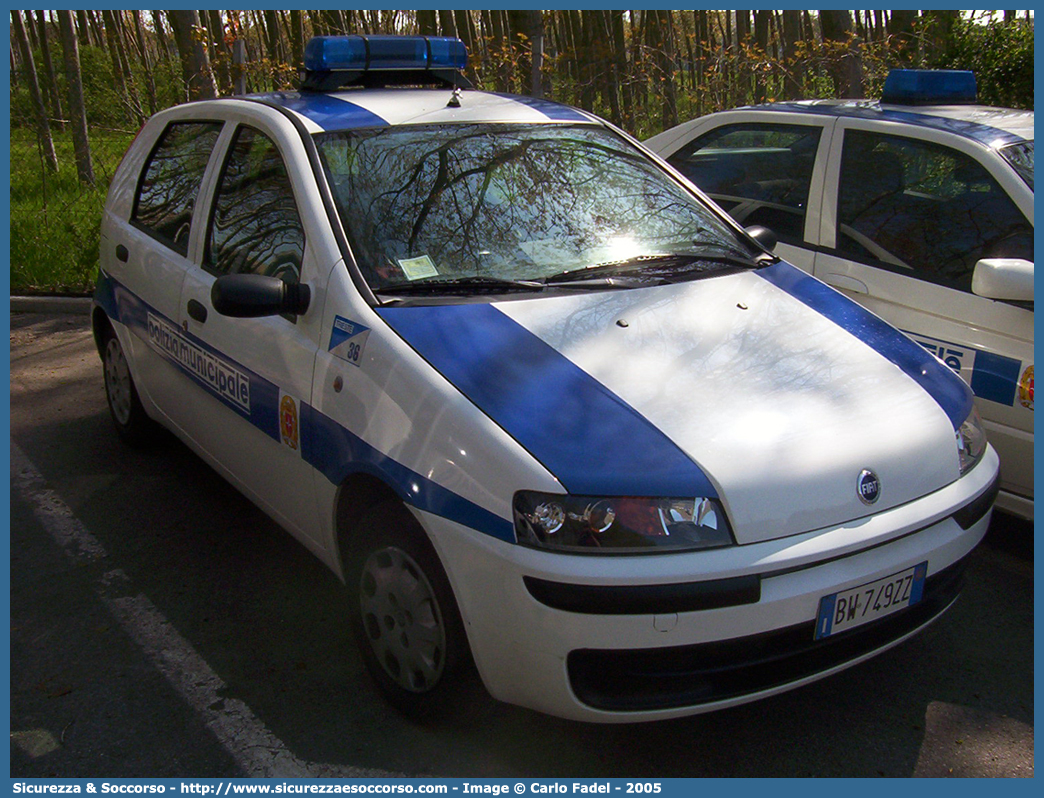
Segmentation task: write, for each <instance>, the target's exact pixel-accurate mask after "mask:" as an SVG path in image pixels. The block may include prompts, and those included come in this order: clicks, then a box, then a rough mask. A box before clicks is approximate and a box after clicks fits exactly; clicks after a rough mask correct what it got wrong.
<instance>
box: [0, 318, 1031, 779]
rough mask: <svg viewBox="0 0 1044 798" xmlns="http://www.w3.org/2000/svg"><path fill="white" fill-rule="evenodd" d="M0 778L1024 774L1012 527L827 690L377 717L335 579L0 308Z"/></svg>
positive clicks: (74, 349)
mask: <svg viewBox="0 0 1044 798" xmlns="http://www.w3.org/2000/svg"><path fill="white" fill-rule="evenodd" d="M11 328H12V329H11V438H12V488H11V681H10V684H11V732H12V735H11V773H12V775H13V776H16V777H23V776H65V777H79V776H92V777H103V776H104V777H118V776H152V777H163V776H169V777H173V776H195V777H219V776H243V775H254V776H256V775H264V774H266V773H267V774H272V773H276V774H285V775H293V774H298V775H367V774H371V775H378V774H382V773H391V774H405V775H436V776H450V777H462V776H470V777H483V776H485V777H491V776H505V777H522V776H547V777H551V776H570V777H591V776H603V777H607V776H611V777H671V776H685V777H701V776H900V777H901V776H1032V775H1033V545H1032V537H1031V536H1032V528H1031V527H1030V526H1029V525H1027V524H1023V523H1020V522H1016V521H1013V520H1011V519H1008V518H1006V517H1004V516H997V518H996V519H995V521H994V524H993V526H992V527H991V531H990V533H989V535H988V536H987V539H986V542H985V543H984V545H982V546H980V547H979V549H978V550H977V551H976V553H975V554H974V555H973V560H972V562H971V565H970V568H969V571H968V579H967V586H966V588H965V592H964V594H963V595H962V597H961V599H960V600H959V602H958V603H957V605H956V606H955V607H954V608H953V609H952V610H951V611H950V612H949V613H948V614H947V615H945V616H944V617H943V618H942V619H940V620H939V621H938V622H937V623H936V624H934V625H933V626H932V627H931V628H929V629H928V630H927V631H926V632H925V633H923V634H921V635H919V636H918V637H916V638H914V639H913V640H910V641H908V642H907V643H904V644H903V645H901V646H899V647H897V648H895V649H893V650H892V651H889V652H887V653H885V654H883V655H881V656H879V657H877V658H875V659H873V660H871V661H869V662H867V663H864V664H862V665H860V666H857V667H855V668H853V669H850V670H848V671H846V672H843V673H841V674H839V675H836V676H834V677H831V678H829V679H826V680H824V681H821V682H818V683H816V684H814V685H810V686H807V687H804V688H801V689H799V690H795V691H792V692H790V693H787V694H785V695H782V696H777V697H774V698H771V699H768V700H765V701H762V702H758V703H756V704H749V705H746V706H743V707H739V708H735V709H731V710H726V711H723V712H719V713H713V714H709V715H700V716H695V717H691V718H686V719H682V720H674V721H668V722H662V723H654V724H641V725H632V726H610V727H604V726H595V725H586V724H579V723H574V722H569V721H563V720H558V719H555V718H549V717H546V716H543V715H540V714H537V713H535V712H531V711H528V710H523V709H519V708H516V707H512V706H508V705H505V704H499V703H495V702H493V701H492V699H489V698H487V697H484V696H472V697H469V698H468V699H467V704H466V706H464V707H462V712H461V716H460V718H458V719H457V720H456V722H454V723H453V724H441V725H440V724H433V725H417V724H415V723H411V722H408V721H406V720H404V719H403V718H402V717H400V716H398V715H397V714H395V713H394V712H393V711H392V710H390V709H388V708H387V707H386V706H385V705H384V704H383V703H382V702H381V701H380V699H379V698H378V697H377V696H376V694H375V693H374V691H373V689H372V688H371V686H370V684H369V682H368V681H367V678H366V676H365V674H364V672H363V666H362V662H361V660H360V657H359V655H358V653H357V652H356V650H355V648H354V645H353V643H352V641H351V640H350V637H349V635H348V632H347V630H346V625H345V623H344V615H345V613H344V603H345V601H346V597H345V594H344V589H343V588H342V586H341V585H340V583H339V582H338V581H337V580H336V578H334V577H333V576H332V575H331V574H330V573H328V572H327V571H326V570H325V569H324V568H323V567H322V566H321V565H320V564H319V562H318V561H317V560H314V559H313V558H312V557H311V555H309V554H308V553H307V552H306V551H305V550H304V548H303V547H301V546H300V545H299V544H297V543H296V542H295V541H294V540H293V539H292V538H290V536H289V535H287V534H285V533H284V532H282V531H281V530H280V529H279V528H278V527H276V526H275V525H274V524H273V523H272V522H271V521H269V520H268V519H267V517H265V516H264V515H263V514H262V513H261V512H260V511H258V510H257V509H255V508H254V507H253V506H252V505H251V504H250V503H249V502H247V501H246V500H245V499H244V498H242V497H241V496H240V495H239V494H238V493H237V492H236V491H235V490H233V489H232V488H231V487H229V486H228V485H227V484H226V483H224V482H223V481H222V480H221V478H220V477H219V476H218V475H217V474H216V473H215V472H213V471H212V470H211V469H210V468H208V467H207V466H206V465H204V464H203V463H202V462H201V461H200V460H198V459H197V458H196V457H195V456H194V455H193V454H192V453H191V452H189V451H188V450H187V449H186V448H185V447H184V446H182V445H181V444H180V443H179V442H177V441H176V440H174V439H173V438H166V439H164V440H162V441H160V443H159V444H158V445H157V446H155V447H153V448H152V449H151V450H149V451H145V452H141V451H136V450H132V449H128V448H127V447H125V446H124V445H122V444H121V443H120V441H119V440H118V439H117V437H116V435H115V433H114V432H113V430H112V429H111V426H110V420H109V417H108V413H107V410H106V407H105V400H104V390H103V385H102V376H101V368H100V361H99V360H98V357H97V355H96V353H95V351H94V348H93V341H92V339H91V336H90V333H89V331H88V329H87V320H86V318H85V317H84V316H82V315H48V314H41V313H14V314H12V319H11Z"/></svg>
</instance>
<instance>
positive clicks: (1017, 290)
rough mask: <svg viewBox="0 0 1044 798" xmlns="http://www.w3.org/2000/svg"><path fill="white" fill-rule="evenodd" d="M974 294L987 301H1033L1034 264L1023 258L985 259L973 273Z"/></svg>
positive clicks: (977, 265) (976, 266) (977, 264)
mask: <svg viewBox="0 0 1044 798" xmlns="http://www.w3.org/2000/svg"><path fill="white" fill-rule="evenodd" d="M972 293H974V294H978V295H979V296H984V297H986V298H987V299H1005V300H1008V301H1011V302H1032V301H1033V263H1031V262H1030V261H1028V260H1023V259H1022V258H984V259H983V260H980V261H979V262H978V263H976V264H975V271H974V272H972Z"/></svg>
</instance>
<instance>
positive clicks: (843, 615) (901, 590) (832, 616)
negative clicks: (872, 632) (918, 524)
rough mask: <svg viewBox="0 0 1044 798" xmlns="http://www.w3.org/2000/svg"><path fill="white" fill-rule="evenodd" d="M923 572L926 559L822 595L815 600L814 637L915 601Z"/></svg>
mask: <svg viewBox="0 0 1044 798" xmlns="http://www.w3.org/2000/svg"><path fill="white" fill-rule="evenodd" d="M927 573H928V563H927V562H922V563H920V564H919V565H915V566H913V567H912V568H907V569H906V570H905V571H900V572H899V573H897V574H892V575H891V576H886V577H884V578H883V579H878V580H876V581H873V582H867V583H866V584H865V585H860V586H859V587H852V588H849V589H848V590H841V591H839V592H837V593H831V594H830V595H829V596H823V598H821V599H820V600H819V618H818V619H817V621H816V640H821V639H822V638H824V637H829V636H830V635H834V634H837V633H838V632H844V631H846V630H848V629H854V628H855V627H857V626H861V625H862V624H864V623H869V622H870V621H874V620H877V619H878V618H883V617H885V616H886V615H891V614H892V613H893V612H898V611H899V610H901V609H904V608H905V607H910V606H912V605H914V604H916V603H917V602H918V601H920V600H921V596H922V594H923V593H924V577H925V574H927Z"/></svg>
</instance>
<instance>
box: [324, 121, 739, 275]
mask: <svg viewBox="0 0 1044 798" xmlns="http://www.w3.org/2000/svg"><path fill="white" fill-rule="evenodd" d="M316 143H317V146H318V148H319V152H320V153H321V158H322V161H323V164H324V168H325V169H326V172H327V178H328V180H329V182H330V185H331V186H332V187H333V190H334V194H335V198H336V204H337V206H338V211H339V213H340V214H341V220H342V222H343V224H344V227H345V230H346V231H347V232H348V235H349V237H350V240H351V244H352V248H353V251H354V253H355V256H356V260H357V262H358V263H359V266H360V268H361V269H362V272H363V274H364V275H365V276H366V279H367V281H368V282H369V284H370V286H371V287H372V288H373V289H374V290H375V291H379V290H381V289H389V288H398V289H403V288H408V287H410V286H415V285H417V284H421V283H423V284H425V285H434V284H444V285H448V284H452V285H454V286H458V287H459V286H461V285H465V284H466V285H471V286H480V285H484V286H487V287H488V286H507V285H509V284H514V285H515V286H526V287H529V288H533V287H536V288H537V289H539V288H540V287H541V286H542V285H543V283H544V281H547V280H548V279H549V278H551V281H552V282H562V283H565V282H568V281H571V280H576V278H582V277H586V276H589V275H591V274H594V273H595V272H596V271H597V272H598V273H599V274H605V273H606V272H607V271H613V272H614V273H616V271H619V272H620V273H621V274H625V275H626V276H627V277H628V278H632V277H634V276H635V275H639V276H640V275H641V274H642V273H643V272H644V271H645V270H655V269H660V270H661V271H662V270H663V269H665V268H667V266H666V265H665V264H668V262H670V263H671V264H682V265H684V267H685V268H686V269H688V270H689V271H690V273H692V274H699V275H701V276H702V275H706V274H708V273H710V274H713V273H716V272H717V271H720V270H723V269H735V268H737V266H743V265H747V266H750V265H753V263H752V258H753V257H754V256H755V253H752V252H751V251H750V250H749V249H748V248H747V245H746V244H745V243H743V241H742V239H741V238H740V237H739V236H737V235H736V233H735V231H734V230H732V229H731V228H730V227H729V226H728V224H727V223H726V222H724V221H723V220H722V219H721V218H719V217H718V216H717V215H716V214H715V213H714V212H713V211H711V210H710V209H709V208H708V207H707V206H705V205H704V204H702V203H701V202H700V201H699V200H698V199H696V198H695V197H694V196H693V195H691V194H690V193H689V192H687V191H686V190H685V189H683V188H682V187H681V186H679V185H678V184H676V183H675V182H673V181H672V180H671V179H670V178H669V177H668V176H667V175H666V174H665V173H664V171H663V170H662V169H661V168H660V167H659V166H657V165H656V164H655V163H654V162H653V161H651V160H650V159H649V158H647V157H646V156H645V155H644V154H643V153H642V152H641V151H640V150H638V149H637V148H636V147H634V146H633V145H632V144H630V143H629V142H627V141H626V140H625V139H624V138H623V137H621V136H618V135H616V134H614V133H612V132H610V131H608V130H606V129H604V128H600V127H595V126H592V125H564V124H563V125H556V124H548V125H506V124H500V125H497V124H459V125H439V126H430V127H426V126H403V127H396V128H384V129H377V130H353V131H341V132H333V133H322V134H318V135H317V136H316ZM694 263H696V264H697V265H695V266H693V264H694ZM592 267H599V268H598V269H597V270H596V269H594V268H592ZM603 279H605V278H603Z"/></svg>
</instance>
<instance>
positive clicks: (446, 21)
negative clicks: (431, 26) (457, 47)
mask: <svg viewBox="0 0 1044 798" xmlns="http://www.w3.org/2000/svg"><path fill="white" fill-rule="evenodd" d="M439 28H440V30H441V31H442V35H443V36H452V37H453V38H454V39H455V38H457V21H456V20H455V19H454V18H453V12H452V11H439Z"/></svg>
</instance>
